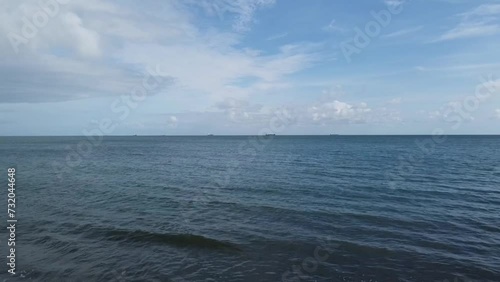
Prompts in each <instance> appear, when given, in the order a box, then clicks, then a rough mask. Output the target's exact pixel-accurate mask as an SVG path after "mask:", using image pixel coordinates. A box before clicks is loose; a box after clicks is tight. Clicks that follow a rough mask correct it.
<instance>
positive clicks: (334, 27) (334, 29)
mask: <svg viewBox="0 0 500 282" xmlns="http://www.w3.org/2000/svg"><path fill="white" fill-rule="evenodd" d="M322 29H323V30H324V31H326V32H345V31H346V29H345V28H342V27H340V26H339V25H337V24H336V21H335V19H333V20H331V21H330V23H329V24H328V25H326V26H324V27H323V28H322Z"/></svg>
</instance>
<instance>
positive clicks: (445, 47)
mask: <svg viewBox="0 0 500 282" xmlns="http://www.w3.org/2000/svg"><path fill="white" fill-rule="evenodd" d="M0 7H1V9H0V13H1V14H2V15H1V19H2V20H1V21H2V24H1V25H0V33H1V37H0V38H2V39H1V40H0V73H1V74H2V75H1V76H0V121H1V123H0V135H84V134H86V133H88V132H95V130H98V129H99V128H100V127H99V125H100V124H103V123H104V124H108V125H109V126H105V127H107V130H106V132H105V134H109V135H122V134H125V135H129V134H152V135H185V134H187V135H191V134H195V135H198V134H201V135H205V134H209V133H213V134H258V133H262V132H265V131H269V130H270V131H274V132H275V133H277V134H330V133H340V134H433V132H435V131H436V130H438V131H440V132H443V133H445V134H500V127H499V126H498V125H499V123H500V52H498V50H500V1H494V0H489V1H482V0H474V1H472V0H470V1H467V0H408V1H404V0H356V1H353V0H328V1H327V0H317V1H298V0H290V1H285V0H239V1H238V0H237V1H229V0H183V1H181V0H171V1H152V0H148V1H97V0H73V1H71V0H44V1H41V2H37V1H7V0H1V1H0ZM144 81H149V82H150V83H149V84H148V85H146V86H148V87H146V86H144ZM156 82H157V83H156ZM149 86H151V87H149ZM141 91H142V92H141ZM138 93H143V94H144V95H142V96H141V95H139V94H138ZM283 116H286V119H283V118H281V119H279V120H280V121H279V122H281V123H280V124H279V126H278V125H277V124H273V122H275V121H276V119H275V118H276V117H283Z"/></svg>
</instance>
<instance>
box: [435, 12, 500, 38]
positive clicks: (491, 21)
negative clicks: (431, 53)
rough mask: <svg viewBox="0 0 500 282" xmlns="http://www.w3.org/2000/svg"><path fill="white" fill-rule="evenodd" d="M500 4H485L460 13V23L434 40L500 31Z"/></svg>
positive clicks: (487, 34)
mask: <svg viewBox="0 0 500 282" xmlns="http://www.w3.org/2000/svg"><path fill="white" fill-rule="evenodd" d="M499 15H500V4H483V5H480V6H478V7H476V8H474V9H472V10H470V11H468V12H465V13H461V14H458V15H457V16H458V17H459V18H460V23H459V24H458V25H457V26H456V27H454V28H452V29H450V30H448V31H447V32H445V33H444V34H442V35H441V36H439V37H438V38H436V39H435V40H433V41H432V42H440V41H448V40H456V39H464V38H473V37H481V36H491V35H495V34H497V33H500V25H499V23H498V17H497V16H499Z"/></svg>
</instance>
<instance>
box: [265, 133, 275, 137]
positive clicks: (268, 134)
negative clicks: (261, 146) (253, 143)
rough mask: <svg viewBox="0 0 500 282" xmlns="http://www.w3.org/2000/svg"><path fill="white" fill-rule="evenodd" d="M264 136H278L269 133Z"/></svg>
mask: <svg viewBox="0 0 500 282" xmlns="http://www.w3.org/2000/svg"><path fill="white" fill-rule="evenodd" d="M264 136H276V134H274V133H267V134H264Z"/></svg>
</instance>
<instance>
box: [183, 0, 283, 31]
mask: <svg viewBox="0 0 500 282" xmlns="http://www.w3.org/2000/svg"><path fill="white" fill-rule="evenodd" d="M188 3H190V4H192V5H197V6H201V7H202V8H203V9H204V10H205V11H206V12H207V13H208V14H209V15H212V16H217V17H219V18H220V19H224V18H225V16H227V15H230V16H233V17H234V21H233V24H232V27H233V29H234V30H235V31H238V32H245V31H248V30H249V29H250V26H251V24H252V23H254V14H255V13H256V11H257V10H258V9H261V8H265V7H269V6H272V5H273V4H274V3H275V0H192V1H189V2H188Z"/></svg>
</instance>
